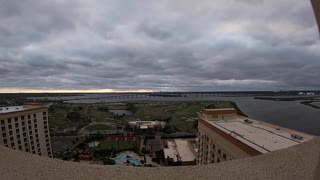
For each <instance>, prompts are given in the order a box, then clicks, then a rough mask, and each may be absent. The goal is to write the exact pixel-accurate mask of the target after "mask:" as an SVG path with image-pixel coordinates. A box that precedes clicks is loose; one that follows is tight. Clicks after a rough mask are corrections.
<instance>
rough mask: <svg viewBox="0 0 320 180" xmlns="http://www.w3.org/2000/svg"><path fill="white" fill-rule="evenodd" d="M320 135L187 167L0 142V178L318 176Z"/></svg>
mask: <svg viewBox="0 0 320 180" xmlns="http://www.w3.org/2000/svg"><path fill="white" fill-rule="evenodd" d="M319 160H320V138H318V137H317V138H315V139H313V140H311V141H308V142H306V143H302V144H300V145H297V146H294V147H291V148H288V149H283V150H279V151H274V152H272V153H267V154H264V155H259V156H255V157H251V158H246V159H241V160H232V161H226V162H223V163H219V164H210V165H204V166H188V167H161V168H141V167H112V166H102V165H90V164H81V163H74V162H66V161H62V160H57V159H50V158H45V157H40V156H36V155H32V154H27V153H24V152H20V151H15V150H12V149H9V148H6V147H3V146H0V174H1V179H139V180H140V179H179V180H181V179H227V180H228V179H237V180H238V179H290V180H295V179H296V180H300V179H312V180H316V179H320V177H319V174H320V172H319V171H320V168H319V166H320V165H319V163H320V162H319Z"/></svg>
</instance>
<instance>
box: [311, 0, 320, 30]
mask: <svg viewBox="0 0 320 180" xmlns="http://www.w3.org/2000/svg"><path fill="white" fill-rule="evenodd" d="M311 4H312V7H313V11H314V14H315V16H316V21H317V23H318V28H319V33H320V0H311Z"/></svg>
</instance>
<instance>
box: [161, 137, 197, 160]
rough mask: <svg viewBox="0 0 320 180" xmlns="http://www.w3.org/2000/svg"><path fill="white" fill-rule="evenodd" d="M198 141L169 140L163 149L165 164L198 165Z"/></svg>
mask: <svg viewBox="0 0 320 180" xmlns="http://www.w3.org/2000/svg"><path fill="white" fill-rule="evenodd" d="M197 152H198V148H197V142H196V140H195V139H172V140H167V142H166V147H165V148H164V149H163V154H164V160H165V165H167V166H169V165H173V166H174V165H181V166H186V165H196V163H197V161H196V159H197Z"/></svg>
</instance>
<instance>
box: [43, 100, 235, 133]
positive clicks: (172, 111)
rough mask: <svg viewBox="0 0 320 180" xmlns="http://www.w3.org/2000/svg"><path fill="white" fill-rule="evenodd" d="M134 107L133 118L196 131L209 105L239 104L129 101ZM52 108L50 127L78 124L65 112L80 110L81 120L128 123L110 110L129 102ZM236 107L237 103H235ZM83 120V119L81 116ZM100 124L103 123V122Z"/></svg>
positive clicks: (228, 105)
mask: <svg viewBox="0 0 320 180" xmlns="http://www.w3.org/2000/svg"><path fill="white" fill-rule="evenodd" d="M130 103H131V104H132V105H133V107H134V110H133V111H134V113H133V115H132V116H133V118H135V119H141V120H150V121H153V120H160V121H161V120H164V121H167V123H168V125H169V126H170V127H171V128H172V129H176V130H178V131H182V132H188V133H193V134H195V133H196V132H197V126H196V123H195V121H196V120H197V118H198V113H199V112H200V111H201V110H202V109H204V108H205V107H207V106H209V105H210V106H211V107H214V108H230V107H235V106H236V105H235V104H234V103H232V102H227V101H191V102H175V101H174V102H162V101H160V102H159V101H151V102H150V101H148V102H145V101H143V102H130ZM52 107H53V108H50V109H51V111H49V122H50V128H59V129H63V128H67V127H77V125H79V122H77V121H76V122H75V121H74V122H72V121H70V120H69V119H68V118H66V115H67V114H68V112H71V111H77V112H79V113H80V115H81V118H80V119H82V120H86V121H85V123H87V124H86V125H88V124H89V123H90V122H92V121H95V122H112V123H115V124H117V125H126V123H127V118H128V117H123V118H117V119H115V118H114V117H113V116H112V113H110V112H108V111H107V110H106V109H109V110H125V109H127V104H126V103H97V104H54V105H53V106H52ZM235 108H236V107H235ZM80 121H81V120H80ZM100 125H101V124H100ZM107 129H111V127H110V126H109V127H104V126H93V127H87V128H86V130H88V131H92V130H107Z"/></svg>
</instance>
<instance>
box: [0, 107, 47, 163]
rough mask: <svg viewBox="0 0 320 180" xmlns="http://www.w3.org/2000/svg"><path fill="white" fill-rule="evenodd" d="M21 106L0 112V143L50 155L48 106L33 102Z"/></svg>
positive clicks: (38, 153)
mask: <svg viewBox="0 0 320 180" xmlns="http://www.w3.org/2000/svg"><path fill="white" fill-rule="evenodd" d="M23 107H24V108H25V109H24V110H17V111H14V112H7V113H0V145H4V146H6V147H10V148H13V149H16V150H21V151H25V152H29V153H33V154H37V155H41V156H49V157H52V151H51V142H50V134H49V124H48V108H47V107H46V106H44V105H42V104H35V103H33V104H26V105H24V106H23Z"/></svg>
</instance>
